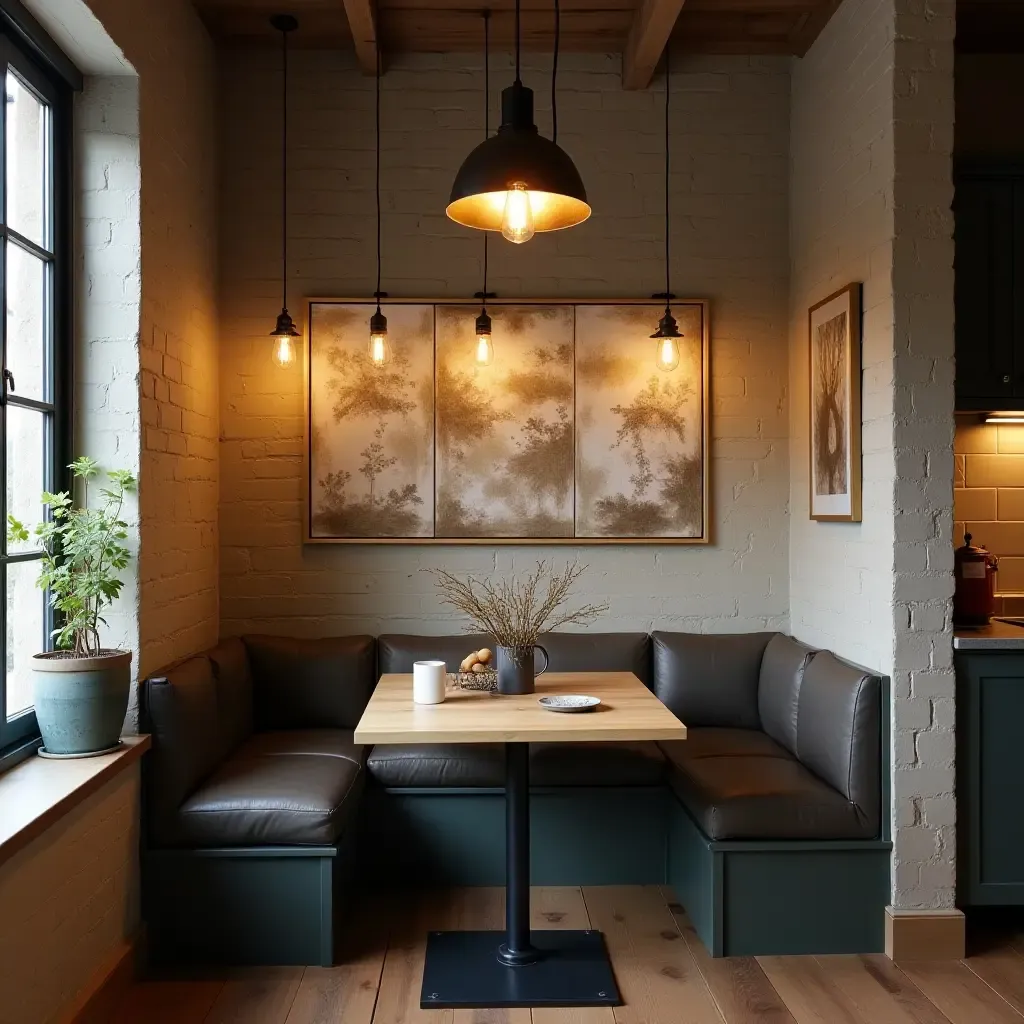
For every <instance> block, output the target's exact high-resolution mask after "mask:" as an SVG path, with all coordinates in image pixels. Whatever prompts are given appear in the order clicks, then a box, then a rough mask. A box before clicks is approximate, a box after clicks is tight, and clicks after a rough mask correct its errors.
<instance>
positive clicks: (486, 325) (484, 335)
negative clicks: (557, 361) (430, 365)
mask: <svg viewBox="0 0 1024 1024" xmlns="http://www.w3.org/2000/svg"><path fill="white" fill-rule="evenodd" d="M482 16H483V19H484V141H486V140H487V138H488V137H489V136H490V134H491V12H490V10H484V12H483V15H482ZM487 242H488V238H487V235H486V233H485V234H484V287H483V291H482V292H480V315H479V316H478V317H477V318H476V361H477V365H478V366H490V365H491V362H492V360H493V359H494V344H493V342H492V341H491V318H490V316H489V315H488V313H487Z"/></svg>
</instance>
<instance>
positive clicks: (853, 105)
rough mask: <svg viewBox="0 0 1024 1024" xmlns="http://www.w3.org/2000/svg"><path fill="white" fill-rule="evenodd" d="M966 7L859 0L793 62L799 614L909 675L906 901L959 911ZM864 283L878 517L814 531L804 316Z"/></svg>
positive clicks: (902, 724) (900, 717)
mask: <svg viewBox="0 0 1024 1024" xmlns="http://www.w3.org/2000/svg"><path fill="white" fill-rule="evenodd" d="M952 36H953V3H952V0H846V2H845V3H844V4H843V5H842V6H841V7H840V8H839V10H838V11H837V13H836V15H835V16H834V17H833V19H832V21H831V22H830V24H829V25H828V26H827V28H826V29H825V31H824V32H823V33H822V35H821V37H820V38H819V39H818V41H817V42H816V43H815V45H814V46H813V47H812V49H811V51H810V53H809V54H808V55H807V57H806V58H805V59H804V60H803V61H800V62H795V63H794V68H793V90H792V123H791V150H790V174H791V178H790V225H791V227H790V260H791V266H792V276H791V281H790V296H791V320H790V322H791V347H790V382H791V388H792V393H793V401H792V405H791V451H790V466H791V481H792V488H791V492H790V493H791V509H792V524H791V533H790V617H791V624H792V628H793V632H794V633H795V634H796V635H798V636H800V637H802V638H803V639H806V640H808V641H809V642H811V643H814V644H817V645H820V646H824V647H830V648H832V649H834V650H835V651H836V652H837V653H839V654H841V655H844V656H846V657H848V658H851V659H853V660H855V661H858V662H861V663H863V664H866V665H868V666H870V667H872V668H876V669H879V670H881V671H883V672H886V673H887V674H889V675H890V676H891V677H892V687H893V715H892V727H893V752H892V753H893V772H892V783H893V792H894V809H893V834H894V841H895V851H894V879H893V902H894V905H896V906H899V907H942V906H951V905H952V904H953V899H954V882H955V874H954V871H955V849H954V842H953V837H954V822H955V798H954V795H953V759H954V746H955V744H954V736H953V723H954V714H953V699H954V683H953V674H952V667H951V665H952V663H951V640H950V625H949V599H950V596H951V594H952V578H951V568H952V546H951V537H952V484H953V457H952V440H953V416H952V410H953V392H952V386H953V334H952V331H953V310H952V292H953V279H952V258H953V249H952V218H951V215H950V212H949V209H950V203H951V200H952V185H951V163H950V156H951V151H952V129H953V78H952V55H953V54H952ZM855 280H859V281H862V282H863V283H864V319H863V359H862V363H863V376H862V396H863V421H864V422H863V448H864V462H863V474H864V518H863V522H862V523H860V524H832V523H812V522H810V521H809V520H808V518H807V516H808V496H807V488H808V482H807V472H808V455H807V415H808V414H807V397H806V395H807V309H808V307H809V306H810V305H811V304H812V303H813V302H815V301H817V300H819V299H821V298H823V297H824V296H825V295H827V294H829V292H831V291H833V290H835V289H836V288H839V287H842V286H843V285H845V284H847V283H848V282H850V281H855Z"/></svg>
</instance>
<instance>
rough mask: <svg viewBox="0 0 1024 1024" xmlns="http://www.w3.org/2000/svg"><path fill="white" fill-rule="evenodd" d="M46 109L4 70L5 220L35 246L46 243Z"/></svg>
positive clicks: (14, 75) (21, 83)
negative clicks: (5, 85) (5, 91)
mask: <svg viewBox="0 0 1024 1024" xmlns="http://www.w3.org/2000/svg"><path fill="white" fill-rule="evenodd" d="M48 114H49V111H48V110H47V108H46V105H45V104H44V103H43V102H42V101H41V100H40V99H39V98H38V97H37V96H36V95H35V94H34V93H33V92H32V91H31V90H30V89H29V88H28V87H27V86H26V85H25V84H24V83H23V82H22V81H21V80H20V79H19V78H18V76H17V75H16V74H14V73H13V72H12V71H10V70H8V72H7V223H8V224H9V225H10V227H12V228H14V230H15V231H18V232H20V233H21V234H23V235H24V236H25V237H26V238H29V239H31V240H32V241H33V242H35V243H36V245H41V246H44V247H46V246H47V243H48V239H47V235H48V232H47V231H46V224H47V221H48V219H49V217H48V213H49V211H48V210H47V208H46V207H47V199H48V197H47V194H46V193H47V191H48V190H47V178H48V168H47V160H46V135H47V132H48V122H49V117H48Z"/></svg>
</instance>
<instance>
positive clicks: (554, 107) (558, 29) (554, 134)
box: [551, 0, 562, 142]
mask: <svg viewBox="0 0 1024 1024" xmlns="http://www.w3.org/2000/svg"><path fill="white" fill-rule="evenodd" d="M561 39H562V11H561V8H560V6H559V0H555V46H554V52H553V54H552V56H551V141H552V142H558V97H557V95H556V93H555V85H556V83H557V81H558V44H559V43H560V42H561Z"/></svg>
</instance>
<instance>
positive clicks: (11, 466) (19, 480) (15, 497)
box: [5, 405, 46, 551]
mask: <svg viewBox="0 0 1024 1024" xmlns="http://www.w3.org/2000/svg"><path fill="white" fill-rule="evenodd" d="M45 460H46V414H45V413H41V412H36V411H35V409H22V408H20V407H19V406H17V405H8V406H7V464H6V466H5V469H6V473H7V511H8V512H9V513H10V514H11V515H13V516H14V517H15V518H16V519H20V520H21V521H22V522H23V523H24V524H25V526H26V527H28V529H29V531H30V532H31V531H33V530H34V528H35V525H36V523H38V522H39V521H40V520H41V519H42V518H43V506H42V503H41V502H40V500H39V495H40V494H41V493H42V491H43V488H44V487H45V486H46V476H45V471H44V468H43V467H44V466H45ZM36 547H37V544H36V541H35V537H34V536H33V537H30V538H29V541H28V542H27V543H20V544H12V545H10V547H9V549H8V550H10V551H29V550H33V549H35V548H36Z"/></svg>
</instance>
